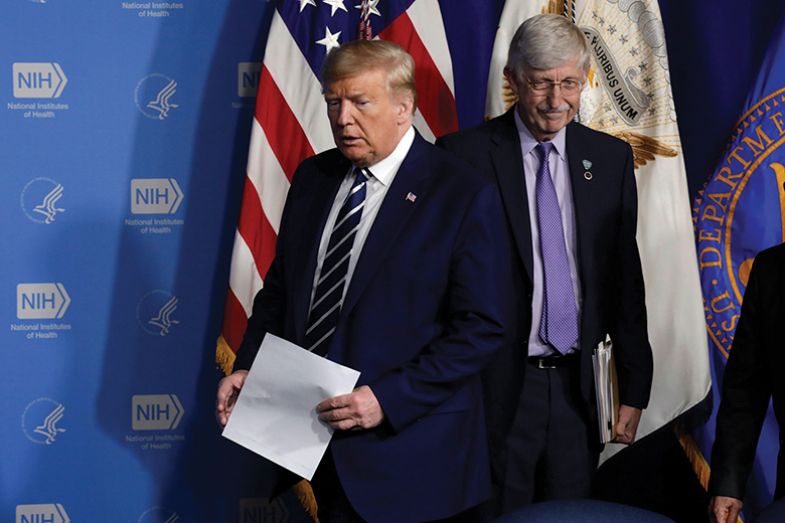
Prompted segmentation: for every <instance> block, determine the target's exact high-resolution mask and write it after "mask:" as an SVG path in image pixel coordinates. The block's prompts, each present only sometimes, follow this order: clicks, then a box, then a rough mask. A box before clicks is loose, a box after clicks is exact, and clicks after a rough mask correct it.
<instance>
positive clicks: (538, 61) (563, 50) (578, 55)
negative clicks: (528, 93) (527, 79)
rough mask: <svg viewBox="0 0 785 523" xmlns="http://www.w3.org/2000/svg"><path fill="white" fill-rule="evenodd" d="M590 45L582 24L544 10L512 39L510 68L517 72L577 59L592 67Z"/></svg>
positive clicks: (525, 22) (581, 64)
mask: <svg viewBox="0 0 785 523" xmlns="http://www.w3.org/2000/svg"><path fill="white" fill-rule="evenodd" d="M590 59H591V58H590V55H589V48H588V46H587V45H586V38H585V37H584V36H583V32H582V31H581V30H580V28H579V27H578V26H577V25H575V24H574V23H572V22H571V21H570V20H568V19H567V18H565V17H564V16H561V15H555V14H545V15H537V16H532V17H531V18H528V19H527V20H526V21H524V22H523V23H522V24H521V25H520V27H518V30H517V31H515V35H514V36H513V37H512V42H510V51H509V53H508V54H507V68H509V69H511V70H512V71H513V72H514V73H515V75H516V76H520V75H521V73H522V72H523V69H524V68H525V69H553V68H554V67H560V66H562V65H564V64H565V63H567V62H570V61H573V60H575V61H576V63H577V65H578V67H579V68H580V69H582V70H583V71H588V70H589V65H590Z"/></svg>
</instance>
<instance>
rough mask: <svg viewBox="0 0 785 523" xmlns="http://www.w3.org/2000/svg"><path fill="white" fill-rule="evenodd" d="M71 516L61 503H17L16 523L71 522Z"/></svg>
mask: <svg viewBox="0 0 785 523" xmlns="http://www.w3.org/2000/svg"><path fill="white" fill-rule="evenodd" d="M70 521H71V518H69V517H68V514H67V513H66V511H65V508H63V506H62V505H61V504H60V503H45V504H40V505H17V506H16V523H70Z"/></svg>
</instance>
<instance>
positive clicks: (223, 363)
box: [215, 336, 235, 376]
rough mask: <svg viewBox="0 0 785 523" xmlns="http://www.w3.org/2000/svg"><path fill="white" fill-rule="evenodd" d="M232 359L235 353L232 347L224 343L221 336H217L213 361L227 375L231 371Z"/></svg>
mask: <svg viewBox="0 0 785 523" xmlns="http://www.w3.org/2000/svg"><path fill="white" fill-rule="evenodd" d="M234 359H235V355H234V351H233V350H232V348H231V347H230V346H229V344H228V343H226V340H225V339H224V337H223V336H218V340H217V341H216V342H215V363H217V364H218V366H219V367H220V368H221V370H222V371H224V374H225V375H227V376H228V375H229V374H231V373H232V367H233V366H234Z"/></svg>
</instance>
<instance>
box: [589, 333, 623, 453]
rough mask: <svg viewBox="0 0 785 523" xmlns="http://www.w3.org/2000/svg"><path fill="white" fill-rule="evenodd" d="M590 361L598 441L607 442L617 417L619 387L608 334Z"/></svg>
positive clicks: (611, 434) (612, 432)
mask: <svg viewBox="0 0 785 523" xmlns="http://www.w3.org/2000/svg"><path fill="white" fill-rule="evenodd" d="M592 363H593V365H594V389H595V391H596V393H597V421H598V423H599V430H600V441H601V442H602V443H609V442H610V441H612V440H613V438H614V437H615V432H614V427H615V426H616V421H617V420H618V418H619V388H618V381H617V378H616V365H615V362H614V359H613V341H611V339H610V336H606V338H605V340H604V341H601V342H600V343H599V344H598V345H597V348H596V349H594V354H593V355H592Z"/></svg>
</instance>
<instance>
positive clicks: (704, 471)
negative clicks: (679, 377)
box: [673, 423, 744, 523]
mask: <svg viewBox="0 0 785 523" xmlns="http://www.w3.org/2000/svg"><path fill="white" fill-rule="evenodd" d="M673 432H675V433H676V437H677V438H678V439H679V444H680V445H681V448H682V450H683V451H684V454H685V455H686V456H687V459H688V460H690V464H691V465H692V470H693V471H694V472H695V475H696V476H697V478H698V481H700V484H701V486H702V487H703V490H706V491H708V490H709V476H710V475H711V466H709V463H708V462H707V461H706V458H705V457H703V452H701V450H700V449H699V448H698V444H697V443H696V442H695V439H694V438H693V437H692V436H690V435H689V434H687V432H686V431H685V430H684V427H683V426H682V425H681V424H679V423H675V424H674V425H673ZM736 522H737V523H744V518H742V517H741V515H739V517H738V518H737V519H736Z"/></svg>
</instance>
